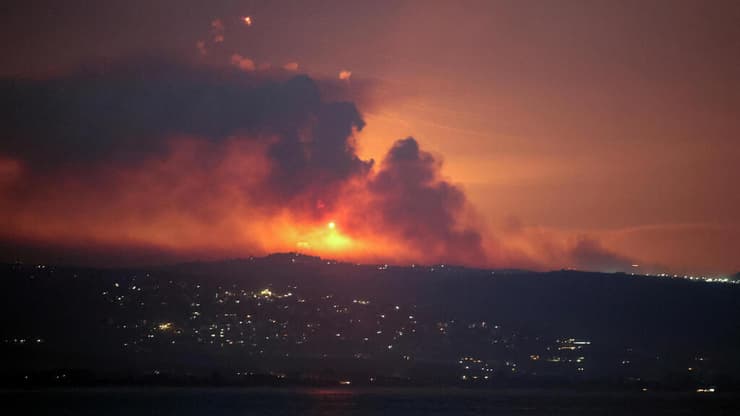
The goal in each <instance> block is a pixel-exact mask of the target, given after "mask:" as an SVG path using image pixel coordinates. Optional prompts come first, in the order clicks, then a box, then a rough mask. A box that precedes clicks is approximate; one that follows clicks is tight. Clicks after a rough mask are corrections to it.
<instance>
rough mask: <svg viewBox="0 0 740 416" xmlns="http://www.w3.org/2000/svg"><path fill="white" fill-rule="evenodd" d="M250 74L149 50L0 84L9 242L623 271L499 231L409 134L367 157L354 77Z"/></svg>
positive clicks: (542, 238)
mask: <svg viewBox="0 0 740 416" xmlns="http://www.w3.org/2000/svg"><path fill="white" fill-rule="evenodd" d="M239 58H240V60H239V62H243V59H244V58H241V57H239ZM250 62H251V61H250ZM248 66H249V70H248V71H244V70H243V69H244V68H237V67H234V66H227V67H210V66H205V65H193V64H188V63H183V62H173V61H161V60H138V61H126V62H119V63H115V64H108V65H105V66H102V67H98V68H94V69H86V70H80V71H78V72H76V73H72V74H68V75H65V76H60V77H57V78H53V79H46V80H22V79H8V80H3V81H0V111H2V114H3V123H2V125H0V250H2V252H3V253H5V255H6V257H7V256H8V255H10V256H14V255H22V254H24V252H21V250H20V248H21V247H28V248H30V249H31V250H35V252H36V253H44V255H47V256H48V255H50V254H49V253H58V254H59V255H60V256H61V257H57V258H59V259H61V260H64V259H73V260H70V261H75V262H78V261H87V262H95V259H98V260H100V261H103V260H102V259H107V260H105V261H113V262H119V263H126V262H128V261H133V260H132V259H146V260H145V261H146V262H156V260H157V259H161V260H162V261H173V260H174V259H197V258H220V257H239V256H246V255H253V254H256V255H260V254H267V253H269V252H274V251H292V250H299V251H308V252H311V253H312V254H318V255H322V256H330V257H336V258H342V259H347V260H358V261H388V262H404V263H412V262H414V263H432V262H445V263H462V264H466V265H475V266H505V267H511V266H515V267H534V268H550V267H553V266H556V267H557V266H575V267H579V268H587V269H602V270H603V269H604V268H605V267H606V268H614V269H624V268H625V267H629V266H628V264H629V263H630V262H629V261H628V260H627V259H624V258H622V257H619V256H618V255H615V254H613V253H610V252H609V251H608V250H606V249H604V248H603V247H601V246H600V245H599V244H598V242H596V241H594V240H589V239H579V240H577V241H575V242H573V243H568V244H559V243H558V241H559V240H560V239H559V238H558V237H553V236H549V235H545V234H542V233H534V234H532V232H531V231H529V229H528V228H527V227H524V226H523V225H522V224H520V223H519V222H512V223H511V224H510V225H509V227H508V228H507V230H505V231H503V233H502V235H501V238H500V239H499V240H496V239H494V238H492V237H491V236H490V235H489V234H488V233H484V232H483V231H481V230H482V228H481V227H480V225H479V222H478V221H477V220H476V215H475V212H473V211H472V209H471V207H470V205H469V203H468V201H467V200H466V197H465V194H464V192H463V191H462V189H461V188H459V187H457V186H455V185H453V184H452V183H450V182H448V181H446V180H445V179H443V178H442V176H441V174H440V169H441V161H440V160H439V159H438V158H435V157H433V156H432V155H431V154H430V153H428V152H425V151H423V150H421V149H420V147H419V143H418V142H417V141H416V140H415V139H413V138H406V139H403V140H399V141H397V142H396V143H395V144H394V145H393V146H392V148H391V149H390V150H389V151H388V153H387V155H386V156H385V158H384V159H383V161H382V162H381V163H380V164H379V165H377V166H376V165H375V164H374V162H373V161H372V160H362V159H361V158H360V157H358V155H357V152H356V144H355V140H356V137H355V133H356V132H358V131H360V130H362V128H363V127H364V124H365V123H364V121H363V119H362V117H361V114H360V111H359V110H358V108H357V107H356V105H355V104H354V103H353V102H350V101H347V100H345V98H343V94H344V93H345V91H347V89H346V88H344V87H343V86H342V84H346V79H345V80H337V79H336V78H334V77H332V78H333V79H330V80H319V81H317V80H313V79H311V78H309V77H307V76H305V75H296V74H295V72H294V71H295V69H296V68H297V65H295V66H291V67H289V68H287V69H284V70H280V69H276V70H270V71H262V70H260V69H258V68H257V69H255V68H254V67H253V63H252V64H251V65H248ZM362 85H363V82H362V80H359V79H358V80H357V84H356V88H353V89H352V93H353V94H354V95H353V96H352V98H353V100H354V99H357V98H360V99H363V97H358V96H357V94H358V92H361V91H363V88H362ZM327 97H331V98H327ZM369 101H370V102H372V100H371V99H370V100H369ZM329 222H332V223H333V226H332V227H327V224H328V223H329ZM14 249H17V250H15V251H14ZM85 253H88V254H90V253H94V254H92V255H93V256H94V259H92V260H91V259H90V258H89V257H88V258H87V260H85V259H86V257H85ZM7 259H8V258H5V259H4V260H7ZM108 259H113V260H108Z"/></svg>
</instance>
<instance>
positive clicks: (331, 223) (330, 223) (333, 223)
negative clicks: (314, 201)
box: [326, 221, 337, 230]
mask: <svg viewBox="0 0 740 416" xmlns="http://www.w3.org/2000/svg"><path fill="white" fill-rule="evenodd" d="M326 226H327V227H329V229H330V230H333V229H335V228H337V224H336V223H335V222H334V221H331V222H329V224H326Z"/></svg>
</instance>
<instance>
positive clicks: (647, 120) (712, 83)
mask: <svg viewBox="0 0 740 416" xmlns="http://www.w3.org/2000/svg"><path fill="white" fill-rule="evenodd" d="M0 8H2V13H0V16H2V17H0V36H1V38H2V39H3V40H2V42H0V45H2V46H0V48H1V49H0V53H1V54H2V56H3V61H2V62H3V63H2V65H0V74H1V75H2V76H3V77H4V78H5V79H6V80H18V79H21V78H22V79H29V78H30V79H33V80H35V81H36V82H40V81H43V80H50V79H59V78H60V77H61V78H64V77H68V76H69V74H70V73H74V72H75V71H77V70H78V69H79V68H80V67H81V66H94V65H98V64H99V63H100V62H120V61H130V60H132V59H139V60H142V59H146V60H152V59H155V57H156V58H157V59H159V58H162V59H164V58H167V59H179V60H185V61H187V62H189V64H188V65H201V66H208V67H209V68H219V67H223V68H227V69H229V70H234V69H235V68H237V67H239V68H240V70H241V71H242V72H249V73H250V76H258V75H256V74H260V73H264V74H267V73H270V74H271V75H270V77H272V76H274V75H273V74H272V73H273V72H280V71H282V70H280V68H281V67H283V66H285V65H289V66H287V67H286V68H289V69H288V70H285V71H283V72H290V73H306V74H308V75H309V76H311V77H312V78H314V79H316V80H320V84H321V85H320V88H322V89H323V90H327V89H328V90H330V91H332V89H336V88H339V90H340V94H339V95H341V96H342V97H343V98H345V99H346V98H351V99H352V100H354V101H355V102H356V105H357V108H358V111H359V112H360V113H361V114H362V118H363V119H364V122H365V125H364V128H363V129H362V131H359V132H357V133H356V134H355V137H354V138H353V139H352V143H353V144H354V143H356V152H357V158H358V160H365V161H366V160H369V159H370V158H372V159H375V160H376V163H375V164H374V165H373V168H372V169H374V170H373V171H372V172H376V170H377V169H381V167H382V166H384V165H383V163H382V161H383V160H384V159H385V158H386V152H387V151H388V149H390V148H391V147H392V146H393V144H394V142H395V141H396V140H398V139H402V138H405V137H407V136H413V137H414V138H415V139H416V141H418V143H419V144H420V146H421V148H422V149H424V150H422V153H421V154H420V156H419V160H424V156H423V155H424V154H425V153H424V152H426V151H428V152H431V156H432V157H433V159H434V161H435V162H434V163H435V165H434V166H435V167H434V169H435V171H434V175H439V176H435V178H436V179H435V180H438V181H441V182H439V183H445V184H447V183H450V184H455V189H457V190H459V191H460V192H464V194H465V195H466V197H465V199H466V202H465V203H464V204H463V205H465V206H466V207H468V205H469V209H468V208H465V209H463V208H459V210H460V212H457V211H455V212H454V214H452V215H453V216H454V217H455V218H461V217H460V216H465V217H467V216H470V217H471V218H474V220H471V221H472V222H474V223H475V224H476V225H475V226H474V227H473V228H475V229H476V230H479V231H477V233H479V234H480V235H481V237H480V238H481V240H482V242H481V243H480V244H474V246H476V247H479V246H482V247H483V248H481V250H484V251H485V252H486V253H487V254H488V255H487V258H488V259H489V260H486V262H487V263H496V262H499V263H507V264H515V263H517V262H519V263H526V264H537V265H539V266H540V267H545V268H547V267H569V266H574V265H575V266H582V265H584V264H587V265H588V266H589V267H594V268H602V269H608V268H610V267H612V264H613V263H614V264H620V265H621V264H624V263H630V264H631V263H633V262H635V263H640V264H645V265H651V266H660V267H659V269H660V270H665V271H672V272H680V273H684V272H686V273H689V272H691V273H693V272H701V273H717V272H730V271H737V270H740V256H739V255H738V253H740V209H738V208H737V207H738V206H739V205H740V192H739V191H738V187H737V182H738V180H739V179H740V165H738V163H737V160H738V159H739V157H740V118H738V116H737V115H738V110H740V77H739V76H738V75H737V74H739V73H740V24H739V22H740V3H738V2H734V1H709V2H705V1H619V2H616V1H560V2H553V1H510V2H507V1H480V2H478V1H462V2H448V1H445V2H436V1H410V2H402V1H393V2H383V1H380V2H379V1H372V2H371V1H367V2H361V1H319V2H304V1H269V2H268V1H193V0H180V1H138V0H136V1H103V2H95V1H74V0H73V1H63V2H62V1H26V2H9V3H8V2H6V4H4V5H3V6H0ZM245 16H250V17H251V19H252V24H251V25H249V26H248V25H246V24H245V22H244V21H243V20H242V18H243V17H245ZM201 42H202V43H201ZM142 57H145V58H142ZM268 66H269V69H268ZM296 68H297V70H296ZM214 70H215V69H214ZM340 71H348V72H346V73H347V74H349V73H350V72H351V75H350V78H349V79H348V80H347V79H345V80H338V79H337V78H338V76H339V73H340ZM280 76H282V77H283V78H285V74H282V75H280ZM329 80H334V81H332V82H329ZM325 81H326V82H325ZM337 81H341V82H339V84H338V87H337V85H335V84H336V82H337ZM106 82H107V81H106ZM324 84H327V85H324ZM209 85H210V84H209ZM91 88H93V87H91ZM95 102H97V101H95ZM11 104H12V103H11ZM190 110H191V111H194V110H193V109H192V108H191V109H190ZM312 111H313V110H312ZM317 111H318V110H317ZM312 114H313V113H312ZM102 119H105V118H102ZM105 120H107V119H105ZM113 120H114V121H112V122H111V123H113V124H110V125H108V127H110V128H111V129H115V128H116V124H115V122H121V121H120V120H116V119H113ZM218 120H221V119H219V118H214V119H213V120H212V121H213V123H216V124H218ZM121 123H123V122H121ZM260 125H261V124H260ZM59 129H63V127H59ZM74 131H75V130H69V131H68V132H67V133H68V134H67V135H66V136H70V135H73V133H74ZM106 131H107V130H106ZM209 132H210V130H209ZM187 133H189V134H193V133H194V132H192V131H188V132H187ZM201 133H202V132H201ZM5 135H6V136H8V133H7V132H6V133H5ZM51 135H53V134H51ZM47 136H48V135H47ZM61 136H65V135H63V134H62V135H61ZM4 140H10V137H6V139H4ZM13 140H16V141H17V140H20V137H19V135H18V134H16V135H15V137H13ZM43 140H54V139H52V138H46V137H45V138H44V139H43ZM141 140H143V139H141ZM8 143H10V142H9V141H8ZM39 148H40V149H41V148H43V146H41V145H40V146H39ZM5 149H6V153H7V154H8V155H9V156H7V157H6V158H5V159H0V161H3V160H4V162H3V164H4V165H3V170H2V172H10V173H7V176H8V177H9V178H10V179H7V180H4V181H3V182H2V183H6V182H8V181H12V180H13V177H12V175H15V173H13V172H15V171H16V168H14V167H13V166H15V165H14V163H16V162H18V160H16V159H14V157H15V156H13V153H12V152H11V151H10V150H8V149H10V147H7V146H6V147H5ZM11 150H12V149H11ZM242 151H243V149H242ZM353 151H354V148H353ZM388 155H390V154H388ZM0 157H2V155H1V154H0ZM26 159H27V158H26ZM442 160H443V161H444V165H443V167H441V171H437V170H436V169H439V166H438V164H439V162H440V161H442ZM21 162H22V161H21ZM79 169H83V168H82V167H80V168H79ZM85 169H88V168H85ZM89 169H92V168H89ZM96 169H97V168H96ZM138 169H141V166H139V168H138ZM65 172H68V171H65ZM136 172H140V170H136ZM372 172H371V173H369V175H370V176H373V175H375V173H372ZM388 172H394V170H393V168H389V170H388ZM249 174H250V175H253V174H254V175H256V174H255V173H249ZM322 177H323V176H322ZM343 178H344V177H343ZM73 182H74V181H73ZM75 183H77V182H75ZM56 186H57V187H58V186H59V185H58V184H57V185H56ZM75 186H81V185H79V184H77V185H75ZM301 186H304V185H301ZM260 189H261V188H260ZM409 189H412V188H409ZM438 192H440V193H443V192H444V191H443V190H440V189H438ZM311 195H313V194H311ZM447 197H451V196H450V195H447ZM14 198H15V199H14V203H13V204H12V209H14V210H17V209H22V208H23V207H27V208H28V211H29V213H28V214H27V218H26V219H25V220H26V221H32V220H33V219H34V218H36V217H38V218H39V219H41V218H43V221H47V222H51V223H59V224H63V223H64V221H65V220H64V218H63V216H62V214H59V213H57V214H54V213H47V212H41V211H39V212H35V211H34V210H33V209H32V208H30V207H32V206H33V205H32V204H31V203H30V202H28V200H26V199H21V198H20V197H17V196H16V197H14ZM90 198H92V196H90ZM453 199H454V198H453ZM402 202H403V201H402ZM386 203H387V205H384V206H383V207H384V209H385V208H388V207H390V206H391V205H393V204H401V202H399V201H395V200H394V201H391V202H388V201H386ZM407 203H408V202H403V204H407ZM58 204H60V205H64V203H62V202H60V201H58ZM337 204H338V205H337V206H336V207H335V208H333V209H336V210H340V211H341V210H343V209H344V208H340V207H341V206H342V203H341V201H340V202H337ZM164 205H165V206H166V204H164ZM453 205H454V204H453ZM441 206H447V205H441ZM116 207H120V204H119V205H116ZM401 207H402V208H398V206H396V208H397V209H402V211H403V212H408V210H409V209H410V208H409V206H407V205H401ZM460 207H462V205H460ZM10 208H11V204H10V203H8V204H7V207H6V209H10ZM103 209H108V210H112V211H115V212H117V211H116V210H115V209H112V208H111V207H104V206H99V207H97V206H93V207H92V208H90V210H91V211H92V212H93V213H97V212H98V210H103ZM456 209H457V208H456ZM381 211H382V210H381ZM462 211H465V213H463V212H462ZM468 211H470V212H472V213H468ZM61 212H64V210H62V211H61ZM338 212H339V211H337V213H336V215H339V214H338ZM382 212H383V213H385V212H386V211H382ZM171 215H174V214H173V213H171V212H168V214H167V216H166V217H167V218H170V216H171ZM347 215H350V216H351V215H357V213H350V214H347ZM362 215H366V213H363V214H362ZM88 217H96V215H92V214H89V215H88ZM281 218H282V217H281ZM325 219H326V218H323V217H322V218H320V219H319V220H317V221H324V220H325ZM52 220H53V221H52ZM105 220H107V218H106V219H105ZM273 220H274V221H279V222H280V221H287V222H290V221H292V220H287V219H280V220H276V219H273ZM273 220H271V221H273ZM43 221H41V222H43ZM99 221H103V219H99ZM377 221H378V224H381V223H382V226H380V225H379V226H378V227H379V229H378V230H377V232H378V233H382V234H388V233H390V234H393V233H397V234H398V235H405V237H404V240H403V241H411V242H413V241H416V243H414V244H419V242H418V240H414V239H413V238H410V237H409V236H408V235H407V234H409V233H410V234H413V232H412V231H402V230H400V229H399V228H398V227H399V224H398V221H396V218H385V219H378V220H377ZM460 221H462V220H460ZM16 222H17V221H16ZM304 222H305V221H304V219H301V224H303V223H304ZM469 222H470V221H467V222H466V223H469ZM73 224H74V226H71V225H70V227H71V228H73V229H75V230H88V231H87V232H82V231H80V232H79V237H78V239H81V240H84V239H91V240H93V241H97V240H96V239H97V238H99V236H100V235H101V233H102V231H100V230H99V229H98V227H99V225H95V222H94V221H91V223H90V224H86V223H85V221H84V220H83V219H79V220H75V221H74V222H73ZM130 224H133V225H131V227H132V228H131V229H136V230H137V231H131V232H130V234H131V235H133V236H134V237H132V239H131V240H127V244H133V245H142V244H143V245H152V246H154V247H157V248H162V247H164V249H167V248H168V247H169V246H168V245H167V244H168V243H166V242H167V241H169V240H170V239H171V237H172V234H171V233H170V232H169V231H167V230H169V228H168V227H167V225H166V224H167V221H162V222H156V225H153V224H148V223H140V222H137V221H133V220H132V221H131V223H130ZM271 224H272V222H271ZM281 224H283V222H281ZM322 224H323V222H322ZM344 224H346V220H345V221H344ZM58 227H59V231H58V233H59V234H65V233H68V231H67V229H66V228H65V227H63V226H62V225H59V226H58ZM224 227H225V228H228V227H226V226H224ZM387 227H395V228H393V230H392V231H389V230H388V229H387ZM279 228H280V230H282V231H280V234H281V235H283V236H284V238H278V239H276V238H274V237H263V238H262V237H258V238H253V239H251V240H250V243H249V244H247V245H246V247H248V248H249V249H250V250H252V251H254V250H256V251H258V252H259V251H269V250H272V249H280V248H285V247H286V244H288V243H287V242H288V241H293V240H294V239H295V240H299V241H298V242H300V243H307V242H306V241H303V239H304V238H303V237H302V236H304V235H305V233H306V231H305V230H303V231H295V230H294V228H295V227H289V226H286V225H285V224H283V225H281V226H280V227H279ZM299 228H300V227H299ZM196 229H198V230H200V228H198V227H196ZM215 229H217V230H218V232H219V233H221V235H223V233H224V232H225V231H223V230H221V229H220V228H218V227H216V228H215ZM452 229H455V232H459V233H462V234H459V235H458V234H455V235H456V237H455V236H453V235H452V234H446V235H445V236H444V237H439V238H442V239H445V238H452V240H445V241H447V242H448V245H442V246H440V247H442V248H444V249H445V250H449V249H450V247H451V246H450V245H449V241H453V240H454V239H455V238H463V237H462V236H464V235H465V232H466V231H465V230H466V228H465V227H462V229H460V228H459V226H458V224H457V223H456V222H455V223H451V225H450V230H452ZM345 230H346V231H347V232H348V233H350V234H351V232H352V231H353V230H347V229H345ZM261 232H264V233H268V232H267V231H261ZM17 233H18V234H28V235H31V236H32V237H33V238H31V240H34V241H36V240H42V241H44V242H45V243H49V244H53V243H54V241H56V240H57V239H60V237H59V236H58V234H57V232H55V233H51V232H47V231H44V232H39V231H38V230H35V229H34V230H32V229H30V228H23V227H20V228H18V230H17ZM148 233H149V234H148ZM194 233H195V231H194ZM103 234H105V233H103ZM124 234H125V233H124ZM294 234H295V235H294ZM120 235H121V232H118V233H113V234H110V235H107V234H106V237H105V238H106V239H113V240H115V239H116V238H117V236H120ZM147 235H152V236H153V235H156V236H158V237H156V238H154V237H152V238H147V237H146V236H147ZM288 235H289V236H288ZM363 235H365V232H364V231H363ZM488 236H490V237H488ZM12 238H18V237H17V235H14V236H13V237H12ZM188 238H191V237H190V236H188ZM348 238H349V237H348ZM409 238H410V239H409ZM435 238H436V237H435ZM223 240H225V241H226V242H224V243H223V244H219V245H218V250H215V252H216V253H222V252H223V253H226V254H229V255H231V254H234V251H233V250H225V249H224V247H226V246H229V244H232V245H236V246H238V247H239V248H240V249H241V248H243V246H241V245H239V244H237V242H238V241H241V240H239V239H238V238H235V237H233V238H232V237H229V238H223ZM360 240H362V239H354V240H352V241H354V242H353V243H352V244H354V246H353V248H352V249H351V250H350V251H352V253H355V254H356V253H361V254H357V256H358V257H360V258H369V257H372V258H375V256H376V255H377V257H378V258H383V257H384V256H388V252H386V251H384V250H380V251H379V250H377V249H376V247H377V242H376V241H374V242H372V243H367V244H363V243H362V242H361V241H360ZM106 241H108V240H106ZM278 241H279V243H278ZM454 241H459V240H454ZM466 241H468V240H466ZM468 242H469V241H468ZM307 244H308V243H307ZM348 244H349V243H348ZM211 246H212V244H204V246H203V247H200V246H198V247H188V250H190V249H192V252H193V253H196V254H192V255H199V254H198V253H202V252H208V250H209V247H211ZM342 247H344V246H343V245H342ZM360 247H361V248H360ZM169 248H172V247H169ZM175 248H177V249H178V250H179V249H181V247H180V246H179V245H175ZM478 249H479V248H473V249H472V250H473V252H475V250H478ZM399 250H400V249H399ZM438 250H441V248H439V247H436V246H435V248H432V247H426V248H424V249H423V250H420V252H423V253H428V252H430V251H431V252H436V251H438ZM186 251H187V250H186ZM319 251H320V250H319ZM583 251H585V252H586V255H585V257H586V258H587V259H583V258H582V257H583V256H580V255H581V254H583ZM592 251H598V252H599V253H601V252H602V251H603V252H605V253H607V255H606V257H600V256H591V255H589V253H591V252H592ZM188 253H190V251H188ZM512 253H513V254H512ZM562 253H568V255H566V256H564V255H563V254H562ZM579 253H580V254H579ZM414 255H418V256H421V257H422V258H424V259H435V257H434V256H431V257H428V256H427V257H425V256H423V255H421V254H419V252H415V254H414ZM579 256H580V257H579ZM412 257H413V255H412V254H409V255H404V256H397V258H398V259H399V261H400V260H404V261H406V260H409V259H410V258H412ZM456 259H460V260H461V261H463V262H471V260H470V256H463V255H462V254H459V253H458V254H455V256H453V257H452V260H456ZM525 259H526V260H525ZM579 259H580V260H579ZM594 259H596V260H599V259H600V260H599V261H600V262H601V263H599V261H596V260H594Z"/></svg>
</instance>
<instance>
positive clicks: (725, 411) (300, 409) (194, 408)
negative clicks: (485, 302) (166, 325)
mask: <svg viewBox="0 0 740 416" xmlns="http://www.w3.org/2000/svg"><path fill="white" fill-rule="evenodd" d="M0 413H2V414H4V415H28V414H49V415H136V416H140V415H178V416H189V415H209V416H210V415H212V416H221V415H390V416H394V415H500V416H507V415H740V397H739V396H737V395H723V394H719V393H715V394H712V395H706V396H702V395H698V394H660V393H640V394H638V393H635V394H631V393H629V394H625V393H615V394H607V393H598V394H597V393H573V392H541V391H483V390H457V389H426V390H415V389H387V390H379V389H375V390H362V389H357V390H354V389H193V388H191V389H175V388H152V389H143V388H142V389H89V390H84V389H80V390H40V391H3V392H0Z"/></svg>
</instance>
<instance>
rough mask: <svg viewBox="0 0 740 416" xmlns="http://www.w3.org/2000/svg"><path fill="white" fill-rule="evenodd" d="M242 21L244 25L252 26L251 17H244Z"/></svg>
mask: <svg viewBox="0 0 740 416" xmlns="http://www.w3.org/2000/svg"><path fill="white" fill-rule="evenodd" d="M242 21H243V22H244V24H245V25H247V26H252V17H251V16H244V17H243V18H242Z"/></svg>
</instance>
